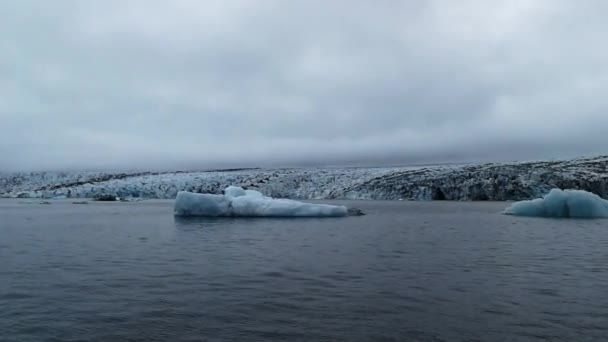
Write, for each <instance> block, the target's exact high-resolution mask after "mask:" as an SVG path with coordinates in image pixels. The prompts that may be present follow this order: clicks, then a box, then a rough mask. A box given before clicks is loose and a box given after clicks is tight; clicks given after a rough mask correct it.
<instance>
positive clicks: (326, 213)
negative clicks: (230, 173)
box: [174, 186, 348, 217]
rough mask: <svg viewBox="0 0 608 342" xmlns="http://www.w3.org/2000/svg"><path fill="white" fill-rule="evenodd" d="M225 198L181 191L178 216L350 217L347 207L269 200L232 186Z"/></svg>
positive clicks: (260, 194) (223, 196) (176, 208)
mask: <svg viewBox="0 0 608 342" xmlns="http://www.w3.org/2000/svg"><path fill="white" fill-rule="evenodd" d="M224 194H225V195H211V194H195V193H191V192H185V191H180V192H179V193H178V194H177V198H176V199H175V208H174V212H175V215H176V216H212V217H220V216H233V217H234V216H241V217H338V216H347V215H348V209H347V208H346V207H344V206H335V205H328V204H311V203H303V202H298V201H293V200H288V199H274V198H270V197H265V196H264V195H262V193H260V192H258V191H254V190H243V189H242V188H239V187H234V186H230V187H228V188H226V190H224Z"/></svg>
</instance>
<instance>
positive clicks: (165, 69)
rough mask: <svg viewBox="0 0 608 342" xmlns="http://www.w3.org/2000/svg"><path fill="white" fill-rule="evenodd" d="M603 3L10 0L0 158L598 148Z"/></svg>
mask: <svg viewBox="0 0 608 342" xmlns="http://www.w3.org/2000/svg"><path fill="white" fill-rule="evenodd" d="M607 9H608V5H607V4H606V3H605V2H602V1H586V2H584V3H576V4H575V3H574V2H572V1H566V0H551V1H549V0H545V1H542V0H539V1H527V0H518V1H509V2H504V1H482V0H465V1H459V2H453V1H440V0H437V1H423V2H420V1H388V0H387V1H380V2H364V1H358V2H352V1H332V2H326V1H325V2H324V1H289V2H288V1H278V0H277V1H271V0H258V1H230V2H229V3H228V4H227V3H226V2H223V1H216V2H215V1H205V2H200V1H194V0H177V1H172V2H167V1H160V0H159V1H154V0H151V1H150V0H148V1H143V0H133V1H128V2H126V1H118V0H109V1H86V2H84V1H69V0H64V1H60V0H58V1H53V2H40V1H31V0H19V1H16V0H15V1H9V3H7V4H5V5H4V6H2V9H0V51H2V54H0V94H2V96H1V97H0V122H1V128H2V133H1V134H0V160H1V161H0V170H40V169H62V168H81V169H83V168H85V169H101V168H103V169H107V168H169V169H172V168H205V167H222V166H265V165H318V164H334V165H335V164H357V165H364V164H369V165H371V164H400V163H418V162H441V161H463V160H504V159H516V158H552V157H565V156H572V155H580V154H595V153H602V152H604V151H603V149H602V147H603V146H605V145H606V143H608V137H607V136H606V135H605V134H604V131H605V130H606V129H607V128H608V114H607V113H606V108H607V105H608V100H606V99H605V96H604V94H603V90H604V89H606V88H607V86H608V72H607V70H608V69H607V67H608V49H606V48H605V47H604V45H605V44H604V40H605V39H603V38H604V37H603V32H605V31H606V29H608V24H606V23H605V21H604V20H603V18H602V13H606V12H605V11H606V10H607Z"/></svg>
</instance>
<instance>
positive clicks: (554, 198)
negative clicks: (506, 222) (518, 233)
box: [504, 189, 608, 218]
mask: <svg viewBox="0 0 608 342" xmlns="http://www.w3.org/2000/svg"><path fill="white" fill-rule="evenodd" d="M504 213H505V214H509V215H517V216H538V217H558V218H606V217H608V201H607V200H604V199H602V198H601V197H599V196H598V195H595V194H593V193H590V192H587V191H583V190H560V189H553V190H551V191H550V192H549V194H547V195H546V196H544V197H543V198H537V199H534V200H529V201H521V202H516V203H513V204H512V205H511V206H510V207H508V208H507V209H505V212H504Z"/></svg>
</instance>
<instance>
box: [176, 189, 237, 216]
mask: <svg viewBox="0 0 608 342" xmlns="http://www.w3.org/2000/svg"><path fill="white" fill-rule="evenodd" d="M231 200H232V197H229V196H224V195H212V194H194V193H191V192H186V191H180V192H178V193H177V198H175V207H174V212H175V215H177V216H230V215H229V213H230V212H231V204H230V202H231Z"/></svg>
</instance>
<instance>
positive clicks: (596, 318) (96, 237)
mask: <svg viewBox="0 0 608 342" xmlns="http://www.w3.org/2000/svg"><path fill="white" fill-rule="evenodd" d="M34 203H37V202H34ZM337 203H347V202H337ZM350 204H353V205H354V206H357V207H359V208H361V209H363V210H364V211H365V212H367V214H368V215H367V216H363V217H347V218H325V219H176V218H174V217H173V216H172V202H171V201H145V202H139V203H90V204H87V205H77V204H72V203H71V202H70V201H56V202H53V203H52V204H50V205H41V204H24V203H23V200H0V341H3V342H4V341H21V342H22V341H578V342H580V341H606V340H608V295H607V291H608V290H607V286H608V221H606V220H555V219H535V218H517V217H510V216H505V215H500V214H499V212H500V211H501V210H502V209H503V208H504V207H505V203H488V202H485V203H482V202H477V203H454V202H382V201H375V202H370V201H358V202H350Z"/></svg>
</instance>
